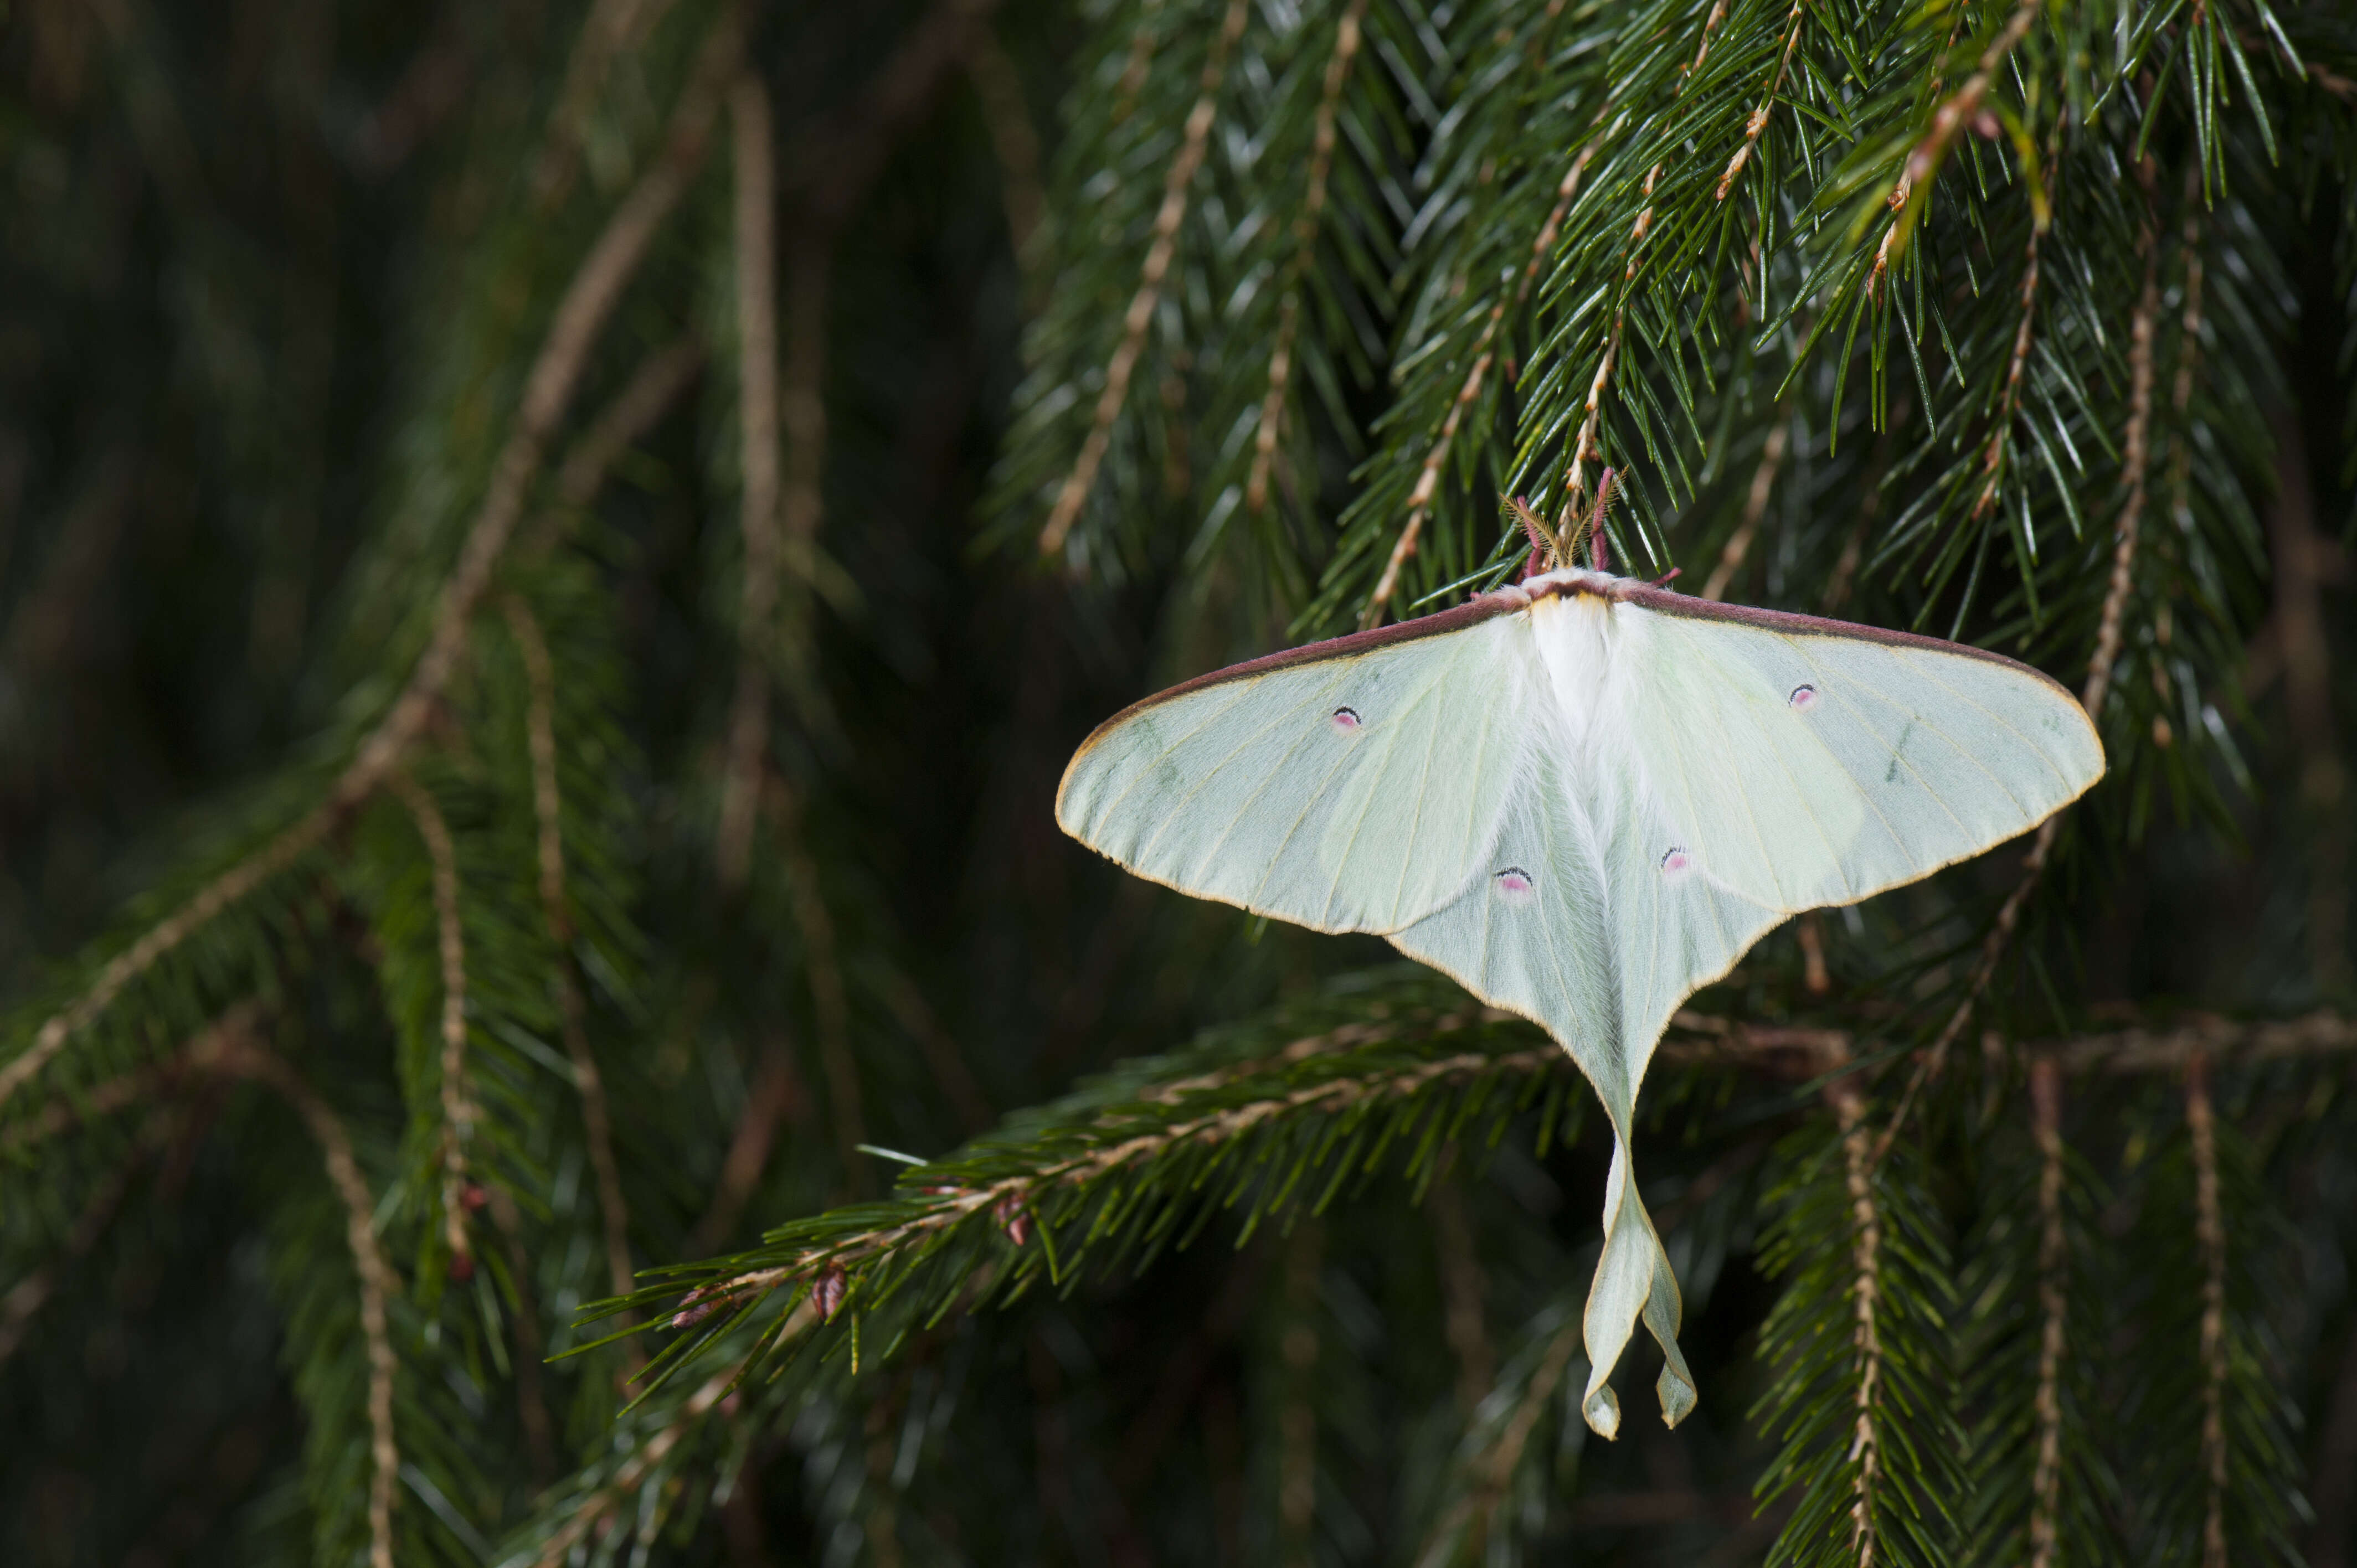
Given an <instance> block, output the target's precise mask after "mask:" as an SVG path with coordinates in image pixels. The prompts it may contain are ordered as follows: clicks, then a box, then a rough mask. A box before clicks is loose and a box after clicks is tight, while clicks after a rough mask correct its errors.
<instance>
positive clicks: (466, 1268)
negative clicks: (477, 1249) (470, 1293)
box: [450, 1252, 475, 1284]
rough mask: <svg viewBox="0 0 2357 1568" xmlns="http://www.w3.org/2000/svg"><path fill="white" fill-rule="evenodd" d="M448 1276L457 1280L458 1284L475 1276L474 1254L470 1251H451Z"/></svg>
mask: <svg viewBox="0 0 2357 1568" xmlns="http://www.w3.org/2000/svg"><path fill="white" fill-rule="evenodd" d="M450 1277H451V1278H452V1279H454V1280H456V1281H457V1282H458V1283H460V1284H465V1283H467V1282H468V1280H471V1279H473V1278H474V1277H475V1256H474V1254H473V1253H471V1252H453V1253H451V1254H450Z"/></svg>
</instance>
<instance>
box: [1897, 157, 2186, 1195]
mask: <svg viewBox="0 0 2357 1568" xmlns="http://www.w3.org/2000/svg"><path fill="white" fill-rule="evenodd" d="M2039 233H2040V227H2039V226H2033V227H2032V229H2031V230H2030V235H2029V268H2028V272H2027V274H2026V275H2025V277H2024V279H2023V282H2022V317H2021V324H2020V328H2019V329H2018V332H2017V335H2016V337H2015V339H2014V353H2013V362H2012V364H2011V365H2010V366H2009V367H2008V369H2007V372H2006V392H2005V401H2004V408H2005V413H2004V417H2003V418H2002V419H2001V420H2000V422H1999V425H1998V431H1997V434H1996V435H1992V436H1991V437H1990V442H1991V446H1990V447H1989V453H1988V456H1987V457H1986V459H1985V466H1986V467H1987V469H1988V477H1987V479H1986V486H1985V488H1984V489H1983V491H1982V500H1986V501H1987V503H1988V504H1989V505H1990V506H1992V507H1993V506H1994V505H1995V504H1996V502H1995V500H1994V499H1993V498H1994V496H1995V494H1996V489H1995V487H1996V482H1997V474H1996V465H1997V464H1998V463H1999V462H2000V461H2001V456H2000V454H1999V452H1998V449H1997V447H1996V441H1997V440H1998V438H1999V437H2000V436H2001V435H2003V433H2004V430H2005V429H2006V427H2007V425H2009V424H2010V423H2011V409H2012V406H2013V400H2014V394H2015V391H2016V385H2017V382H2018V379H2019V376H2020V372H2021V365H2022V360H2023V359H2024V357H2025V356H2026V355H2027V353H2028V349H2029V343H2028V338H2029V309H2030V305H2031V301H2032V297H2033V294H2034V288H2035V285H2036V281H2037V273H2038V236H2039ZM2141 246H2142V250H2143V253H2144V288H2143V291H2142V292H2141V294H2139V295H2138V296H2137V299H2136V313H2135V315H2134V317H2132V318H2131V320H2130V323H2129V328H2128V342H2129V372H2128V417H2127V430H2126V439H2125V440H2124V442H2123V446H2124V447H2125V449H2126V456H2125V459H2124V463H2123V473H2122V479H2123V482H2124V484H2125V487H2126V497H2125V499H2123V500H2122V502H2121V506H2120V520H2119V523H2118V525H2117V530H2116V539H2115V543H2114V546H2113V552H2112V574H2111V580H2110V583H2109V584H2108V585H2107V586H2106V587H2105V589H2104V605H2103V609H2102V612H2101V613H2100V615H2099V616H2098V617H2097V618H2096V630H2095V647H2094V650H2093V654H2092V655H2091V656H2090V658H2089V660H2088V663H2087V682H2086V685H2085V686H2084V688H2083V690H2082V691H2081V693H2080V699H2079V701H2080V705H2081V706H2082V707H2083V708H2084V709H2085V710H2086V713H2087V721H2088V723H2090V724H2093V725H2096V726H2098V728H2100V727H2101V725H2102V724H2103V722H2104V713H2103V710H2104V696H2105V694H2106V693H2109V691H2110V690H2111V682H2112V668H2113V666H2114V665H2115V663H2116V662H2117V661H2118V659H2119V650H2120V634H2121V628H2122V626H2123V624H2124V623H2125V621H2126V614H2127V604H2128V599H2129V596H2131V595H2132V594H2133V593H2134V592H2135V590H2136V545H2137V542H2138V540H2139V538H2140V537H2141V534H2142V526H2143V519H2144V501H2145V467H2146V463H2147V458H2148V456H2149V455H2150V452H2151V446H2152V441H2151V427H2152V347H2153V325H2154V321H2155V318H2156V317H2157V316H2158V311H2159V308H2160V274H2159V263H2160V247H2159V219H2158V215H2157V213H2156V212H2155V211H2154V209H2153V205H2152V185H2151V180H2150V177H2149V171H2148V166H2147V171H2146V180H2145V222H2144V226H2143V229H2142V231H2141ZM1973 505H1974V513H1975V516H1978V515H1980V512H1981V508H1982V501H1981V500H1975V502H1974V503H1973ZM2061 822H2062V813H2061V812H2060V811H2058V812H2056V813H2055V814H2054V815H2053V816H2050V817H2049V818H2047V819H2046V820H2045V821H2044V822H2040V824H2039V825H2038V833H2037V836H2036V837H2035V838H2034V839H2032V840H2031V842H2030V846H2029V854H2026V855H2024V856H2023V857H2022V863H2021V876H2020V879H2019V880H2018V882H2016V883H2015V885H2014V887H2013V891H2012V892H2010V893H2008V894H2007V896H2006V900H2005V902H2004V904H2003V905H2001V906H1999V908H1998V909H1997V914H1996V921H1995V922H1994V923H1992V924H1991V926H1990V927H1989V930H1988V935H1987V936H1986V937H1985V938H1984V939H1983V940H1982V942H1981V952H1980V957H1979V960H1978V961H1976V962H1975V965H1974V967H1973V972H1972V977H1971V978H1970V979H1969V980H1968V981H1967V982H1966V983H1965V986H1964V997H1963V999H1962V1000H1960V1001H1959V1002H1958V1003H1957V1004H1956V1007H1955V1011H1954V1012H1953V1013H1951V1014H1950V1015H1948V1021H1947V1023H1946V1024H1945V1025H1944V1026H1943V1027H1942V1028H1941V1030H1940V1033H1939V1036H1938V1037H1937V1038H1935V1039H1934V1040H1933V1041H1932V1046H1931V1048H1930V1049H1929V1050H1928V1051H1926V1052H1925V1053H1923V1054H1922V1055H1921V1057H1920V1058H1918V1060H1917V1064H1916V1068H1915V1070H1914V1072H1913V1073H1912V1074H1911V1075H1910V1077H1909V1079H1908V1080H1907V1087H1906V1089H1905V1090H1903V1091H1902V1092H1901V1094H1900V1099H1899V1105H1898V1108H1897V1109H1896V1110H1895V1111H1893V1112H1891V1117H1890V1125H1889V1128H1888V1129H1886V1130H1885V1131H1884V1133H1883V1134H1882V1139H1881V1142H1880V1144H1878V1148H1877V1152H1876V1158H1877V1159H1878V1160H1879V1159H1880V1158H1881V1157H1882V1156H1883V1155H1887V1154H1888V1153H1889V1150H1890V1144H1891V1141H1892V1140H1893V1139H1895V1138H1896V1137H1897V1136H1898V1135H1899V1129H1900V1126H1901V1125H1902V1124H1904V1122H1905V1121H1906V1119H1907V1112H1908V1109H1909V1107H1910V1105H1911V1104H1912V1102H1913V1101H1914V1099H1915V1096H1916V1094H1917V1093H1918V1092H1919V1091H1920V1090H1921V1087H1922V1085H1923V1084H1924V1083H1925V1082H1926V1081H1927V1080H1929V1079H1933V1078H1936V1077H1938V1076H1939V1074H1940V1071H1941V1069H1943V1067H1944V1066H1945V1065H1946V1061H1947V1056H1948V1052H1949V1051H1950V1050H1951V1049H1953V1047H1954V1046H1955V1043H1956V1041H1957V1040H1958V1039H1959V1038H1961V1037H1962V1036H1963V1035H1964V1026H1965V1025H1966V1024H1967V1023H1969V1022H1970V1021H1971V1018H1972V1015H1973V1012H1974V1009H1975V1008H1976V1007H1977V1006H1978V1005H1979V1004H1980V1000H1981V997H1982V996H1983V995H1984V994H1985V993H1986V992H1987V990H1988V987H1989V984H1990V983H1991V982H1992V981H1994V980H1995V979H1996V971H1997V966H1998V964H1999V963H2001V962H2002V961H2003V960H2004V957H2005V951H2006V949H2007V947H2008V946H2010V945H2011V943H2012V941H2013V933H2014V929H2015V928H2016V927H2017V926H2018V925H2019V924H2020V922H2021V911H2022V908H2023V906H2025V905H2026V904H2028V903H2029V896H2030V894H2031V893H2032V892H2034V891H2035V890H2036V889H2037V886H2038V884H2039V882H2040V878H2041V877H2042V876H2043V875H2044V874H2045V870H2046V861H2047V857H2048V855H2049V854H2051V853H2052V851H2053V848H2054V840H2055V836H2056V834H2057V833H2059V832H2061Z"/></svg>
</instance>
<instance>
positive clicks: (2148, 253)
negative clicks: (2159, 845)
mask: <svg viewBox="0 0 2357 1568" xmlns="http://www.w3.org/2000/svg"><path fill="white" fill-rule="evenodd" d="M2136 176H2137V178H2138V179H2140V180H2141V181H2142V182H2143V185H2144V189H2145V218H2144V227H2143V232H2142V234H2141V236H2140V248H2141V249H2142V251H2143V252H2144V290H2143V292H2142V293H2141V294H2139V295H2137V297H2136V314H2135V316H2134V317H2131V318H2130V319H2129V323H2128V424H2127V437H2126V442H2125V443H2124V446H2125V447H2126V455H2125V456H2124V457H2123V459H2122V467H2123V469H2124V472H2123V474H2122V476H2121V478H2122V479H2123V480H2124V481H2125V484H2126V490H2127V496H2126V499H2125V500H2123V501H2122V502H2121V503H2120V521H2119V524H2118V529H2117V535H2118V537H2117V541H2116V542H2115V544H2114V546H2113V549H2112V577H2111V585H2110V586H2109V588H2108V589H2107V590H2106V591H2105V593H2104V609H2103V618H2102V619H2101V620H2100V621H2099V622H2098V623H2097V625H2096V630H2095V651H2094V655H2093V658H2091V659H2089V660H2088V661H2087V684H2086V689H2085V691H2084V692H2083V693H2082V694H2081V697H2080V703H2081V705H2082V706H2083V707H2084V708H2085V709H2086V710H2087V717H2088V718H2089V719H2090V720H2092V721H2093V722H2094V723H2095V724H2097V725H2101V724H2102V723H2103V716H2104V697H2105V695H2106V694H2107V693H2109V692H2110V690H2111V683H2112V667H2113V666H2114V665H2115V663H2116V662H2117V661H2118V660H2119V652H2120V629H2121V627H2122V625H2123V623H2124V622H2125V621H2126V612H2127V603H2128V596H2129V595H2130V594H2131V593H2133V592H2134V591H2135V573H2136V542H2137V539H2138V537H2139V535H2140V533H2141V532H2142V530H2143V526H2144V503H2145V468H2146V464H2147V459H2148V458H2149V456H2150V454H2151V452H2152V348H2153V329H2154V324H2155V322H2156V321H2157V319H2158V317H2159V314H2160V233H2159V228H2160V215H2159V213H2158V211H2157V210H2156V209H2154V207H2153V204H2152V186H2153V166H2152V160H2151V159H2150V158H2147V159H2145V160H2144V161H2143V162H2142V163H2140V164H2138V165H2137V166H2136Z"/></svg>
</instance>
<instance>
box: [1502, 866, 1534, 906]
mask: <svg viewBox="0 0 2357 1568" xmlns="http://www.w3.org/2000/svg"><path fill="white" fill-rule="evenodd" d="M1495 881H1496V883H1497V886H1498V897H1501V898H1503V899H1504V900H1505V901H1506V902H1507V903H1509V904H1527V903H1529V902H1530V901H1531V874H1530V873H1529V872H1527V871H1524V870H1523V868H1522V867H1521V866H1519V865H1510V866H1508V867H1506V869H1505V870H1503V871H1501V872H1500V873H1498V875H1497V876H1496V878H1495Z"/></svg>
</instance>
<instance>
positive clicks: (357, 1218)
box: [188, 1005, 401, 1568]
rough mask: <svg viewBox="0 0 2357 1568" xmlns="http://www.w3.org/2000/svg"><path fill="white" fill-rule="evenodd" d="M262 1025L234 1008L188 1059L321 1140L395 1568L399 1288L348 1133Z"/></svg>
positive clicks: (380, 1516)
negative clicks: (266, 1099) (264, 1038)
mask: <svg viewBox="0 0 2357 1568" xmlns="http://www.w3.org/2000/svg"><path fill="white" fill-rule="evenodd" d="M259 1022H260V1013H259V1011H258V1010H257V1009H255V1008H253V1006H251V1005H247V1006H242V1007H237V1008H233V1009H231V1011H230V1012H228V1013H226V1014H224V1015H222V1016H221V1019H220V1020H219V1021H218V1022H217V1023H215V1024H214V1025H213V1026H212V1027H210V1028H209V1029H208V1030H206V1031H205V1032H204V1033H203V1034H201V1035H199V1036H198V1037H197V1039H196V1040H195V1041H194V1042H193V1043H192V1044H191V1045H190V1047H189V1048H188V1061H189V1063H190V1065H191V1066H193V1067H195V1068H197V1069H199V1070H200V1071H206V1072H214V1073H219V1074H221V1075H222V1076H224V1077H229V1078H242V1079H251V1080H253V1082H256V1083H260V1084H263V1085H264V1086H265V1087H267V1088H269V1089H271V1090H274V1091H275V1092H276V1094H277V1095H278V1097H279V1098H280V1099H282V1100H284V1101H286V1103H287V1104H288V1105H290V1106H292V1107H293V1108H294V1110H295V1112H296V1115H298V1116H300V1117H301V1118H302V1120H303V1124H304V1126H305V1127H306V1128H307V1129H308V1130H309V1132H310V1133H311V1136H312V1138H313V1140H314V1141H315V1142H317V1144H318V1145H319V1157H320V1160H321V1162H322V1163H323V1164H324V1165H326V1166H327V1171H328V1184H329V1185H330V1186H332V1187H334V1188H335V1189H336V1197H338V1198H339V1199H340V1200H341V1202H342V1204H343V1208H344V1240H345V1241H346V1242H347V1243H348V1244H349V1245H350V1248H351V1253H352V1268H353V1272H354V1273H356V1274H357V1275H358V1276H359V1280H360V1299H361V1313H360V1316H361V1337H362V1339H363V1340H364V1341H365V1342H366V1344H367V1347H368V1369H369V1374H368V1417H369V1431H370V1434H371V1440H370V1445H369V1449H370V1457H371V1470H370V1475H369V1499H368V1520H369V1568H393V1481H394V1478H395V1477H398V1476H399V1475H400V1473H401V1451H400V1448H399V1446H398V1445H397V1444H396V1443H395V1441H394V1435H393V1378H394V1375H395V1374H396V1372H397V1371H398V1370H399V1368H400V1363H399V1361H398V1360H397V1359H395V1357H394V1355H393V1334H392V1330H391V1327H390V1326H389V1320H388V1317H387V1304H388V1303H390V1302H391V1301H392V1299H393V1297H394V1296H395V1295H398V1294H400V1293H401V1286H400V1282H399V1280H398V1279H397V1278H396V1277H395V1276H394V1274H393V1268H392V1265H390V1264H388V1263H387V1262H385V1261H384V1255H383V1253H382V1252H381V1251H379V1250H378V1248H377V1242H376V1222H375V1214H376V1200H375V1198H374V1197H372V1196H371V1193H370V1192H369V1188H368V1181H367V1179H366V1178H365V1177H364V1176H361V1165H360V1156H359V1155H358V1153H357V1152H356V1151H355V1150H354V1148H353V1146H352V1137H351V1134H350V1133H349V1132H347V1131H346V1130H345V1128H344V1123H343V1120H342V1118H340V1117H339V1116H338V1115H337V1114H336V1113H335V1112H334V1111H333V1110H332V1109H330V1108H329V1106H328V1102H327V1101H324V1100H322V1099H320V1098H319V1096H318V1094H317V1091H316V1090H313V1089H312V1088H311V1086H310V1085H309V1084H308V1083H307V1082H306V1081H305V1080H304V1079H303V1076H302V1074H300V1073H298V1072H296V1070H295V1069H294V1068H292V1067H290V1066H289V1065H287V1063H286V1062H285V1061H284V1060H283V1059H281V1058H279V1057H277V1056H276V1055H274V1054H273V1053H272V1052H271V1051H270V1050H269V1049H267V1048H266V1047H264V1046H262V1045H261V1044H260V1043H259V1042H258V1041H257V1040H256V1039H255V1037H254V1031H255V1029H256V1028H257V1026H258V1025H259Z"/></svg>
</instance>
